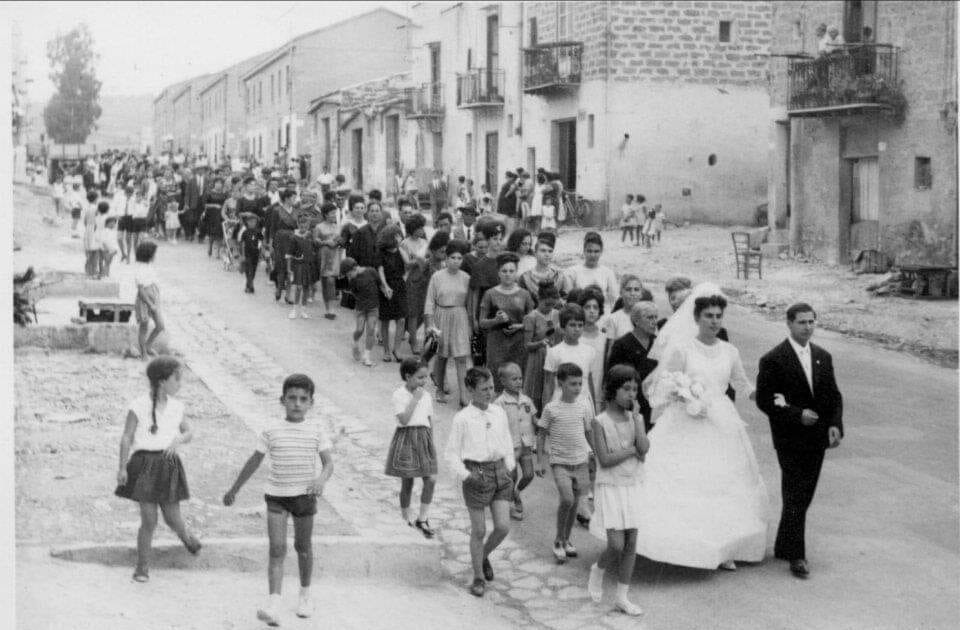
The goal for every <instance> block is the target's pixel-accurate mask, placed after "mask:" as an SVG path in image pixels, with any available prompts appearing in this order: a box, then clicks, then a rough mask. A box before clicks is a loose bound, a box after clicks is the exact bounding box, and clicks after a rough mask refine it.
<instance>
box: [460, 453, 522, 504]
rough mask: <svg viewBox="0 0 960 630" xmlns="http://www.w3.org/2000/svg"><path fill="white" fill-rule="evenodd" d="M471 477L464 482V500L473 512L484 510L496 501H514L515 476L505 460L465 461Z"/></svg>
mask: <svg viewBox="0 0 960 630" xmlns="http://www.w3.org/2000/svg"><path fill="white" fill-rule="evenodd" d="M463 463H464V465H465V466H466V467H467V470H469V471H470V476H469V477H467V478H466V479H464V480H463V500H464V502H465V503H466V504H467V508H469V509H471V510H477V509H483V508H485V507H488V506H489V505H490V504H491V503H493V502H494V501H508V502H509V501H513V486H514V481H513V476H512V475H511V473H510V471H509V470H507V466H506V464H504V463H503V460H502V459H501V460H497V461H495V462H474V461H469V460H465V461H464V462H463Z"/></svg>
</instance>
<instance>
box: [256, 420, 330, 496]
mask: <svg viewBox="0 0 960 630" xmlns="http://www.w3.org/2000/svg"><path fill="white" fill-rule="evenodd" d="M332 448H333V443H332V442H331V441H330V437H329V436H328V435H327V432H326V430H324V428H323V425H322V424H321V423H320V422H319V421H318V420H314V419H306V420H304V421H303V422H288V421H286V420H281V421H279V422H275V423H273V424H271V425H270V426H268V427H267V428H265V429H264V430H263V431H261V432H260V434H259V435H258V436H257V451H258V452H260V453H265V454H266V455H267V456H268V458H269V460H270V467H269V473H268V476H267V484H266V488H265V490H264V492H265V493H266V494H269V495H271V496H275V497H296V496H300V495H302V494H308V492H309V490H310V487H311V486H312V485H313V483H314V480H315V479H316V478H317V476H318V475H319V474H320V470H321V468H322V466H321V463H320V458H319V455H320V453H321V452H322V451H329V450H331V449H332Z"/></svg>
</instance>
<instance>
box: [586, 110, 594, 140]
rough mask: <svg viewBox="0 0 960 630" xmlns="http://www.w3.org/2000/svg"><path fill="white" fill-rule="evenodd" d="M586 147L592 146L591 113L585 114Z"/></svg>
mask: <svg viewBox="0 0 960 630" xmlns="http://www.w3.org/2000/svg"><path fill="white" fill-rule="evenodd" d="M587 148H590V149H592V148H593V114H590V115H589V116H587Z"/></svg>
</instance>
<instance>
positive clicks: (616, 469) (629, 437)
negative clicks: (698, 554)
mask: <svg viewBox="0 0 960 630" xmlns="http://www.w3.org/2000/svg"><path fill="white" fill-rule="evenodd" d="M638 380H639V378H638V376H637V373H636V371H635V370H634V369H633V368H632V367H630V366H627V365H615V366H613V367H612V368H610V371H609V372H608V373H607V377H606V379H605V382H604V387H603V392H604V399H605V400H606V401H607V407H606V409H605V410H604V411H603V412H602V413H601V414H600V415H599V416H597V417H596V418H594V419H593V422H591V426H590V433H591V435H592V440H591V441H592V446H593V450H594V453H595V456H596V458H597V464H598V466H597V479H596V482H595V484H594V505H595V509H594V512H593V518H591V519H590V533H591V534H593V535H594V536H596V537H597V538H599V539H600V540H604V539H605V540H606V541H607V548H606V549H605V550H604V551H603V552H602V553H601V554H600V557H599V558H597V561H596V562H595V563H594V564H593V565H592V566H591V567H590V578H589V580H588V581H587V592H588V593H589V594H590V597H591V598H592V599H593V601H595V602H597V603H599V602H600V600H601V599H602V598H603V575H604V573H605V572H606V570H607V568H609V567H610V566H611V565H613V566H619V568H618V571H617V591H616V600H615V604H614V605H615V606H616V607H617V609H618V610H620V611H622V612H624V613H626V614H628V615H632V616H638V615H642V614H643V609H641V608H640V607H639V606H637V605H636V604H634V603H633V602H631V601H630V600H629V599H628V598H627V592H628V590H629V588H630V579H631V577H632V575H633V565H634V562H635V561H636V557H637V556H636V553H637V552H636V547H637V526H638V525H639V523H640V520H641V519H642V518H643V517H644V515H643V514H642V513H641V506H640V496H639V492H640V487H641V482H642V477H643V458H644V455H645V454H646V452H647V450H648V449H649V448H650V441H649V440H648V439H647V436H646V434H645V433H644V430H643V417H642V416H641V415H640V412H639V407H638V406H637V391H638V389H639V384H638V382H637V381H638Z"/></svg>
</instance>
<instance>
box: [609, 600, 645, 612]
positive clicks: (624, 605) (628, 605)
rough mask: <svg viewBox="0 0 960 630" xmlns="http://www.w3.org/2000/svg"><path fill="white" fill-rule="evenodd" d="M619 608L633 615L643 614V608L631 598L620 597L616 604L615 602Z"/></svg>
mask: <svg viewBox="0 0 960 630" xmlns="http://www.w3.org/2000/svg"><path fill="white" fill-rule="evenodd" d="M614 606H615V607H616V609H617V610H619V611H620V612H622V613H624V614H627V615H630V616H631V617H639V616H641V615H642V614H643V608H640V607H639V606H637V605H636V604H634V603H633V602H631V601H630V600H629V599H626V598H624V599H618V600H617V602H616V604H614Z"/></svg>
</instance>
